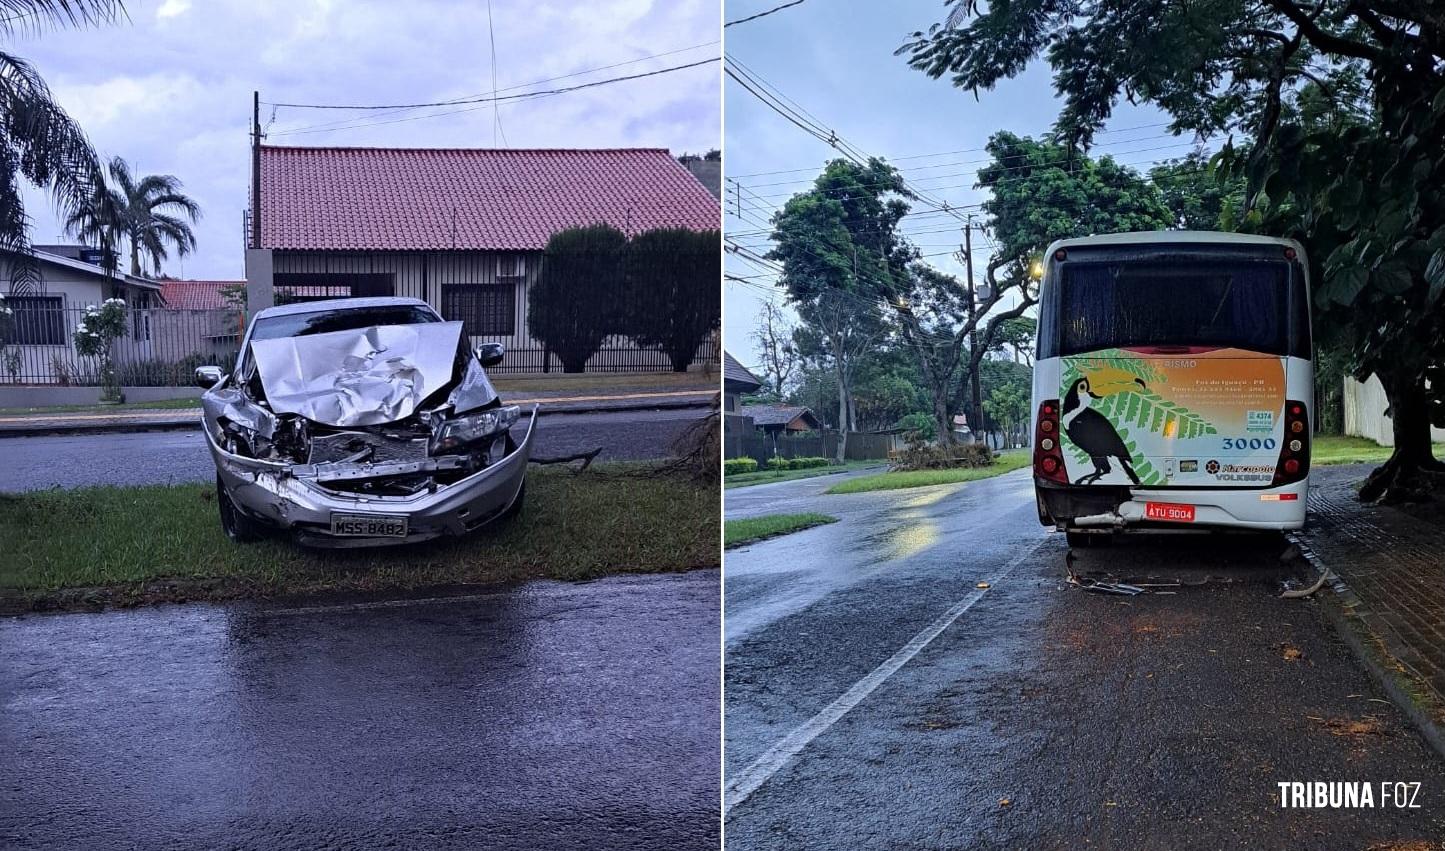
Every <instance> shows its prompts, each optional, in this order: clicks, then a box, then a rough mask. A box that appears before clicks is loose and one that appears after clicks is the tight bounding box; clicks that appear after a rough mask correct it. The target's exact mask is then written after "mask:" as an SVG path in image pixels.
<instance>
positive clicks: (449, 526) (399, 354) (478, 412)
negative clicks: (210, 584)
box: [202, 322, 537, 547]
mask: <svg viewBox="0 0 1445 851" xmlns="http://www.w3.org/2000/svg"><path fill="white" fill-rule="evenodd" d="M460 334H461V331H460V327H459V323H441V322H437V323H426V324H420V325H402V326H390V327H379V328H378V327H370V328H364V329H356V330H352V331H347V332H338V333H331V334H317V335H314V336H305V337H294V338H286V339H283V340H265V341H255V342H252V343H251V345H250V347H249V349H248V352H247V355H248V357H247V359H246V360H244V361H243V365H242V366H241V367H240V368H238V370H237V372H236V373H235V374H233V375H230V376H226V377H224V378H223V379H222V380H221V381H220V382H219V383H218V384H216V385H215V386H214V387H212V388H210V390H208V391H207V392H206V393H205V395H204V396H203V397H202V407H203V409H204V431H205V434H206V441H207V444H208V446H209V448H210V451H211V456H212V458H213V459H214V461H215V463H216V471H217V479H216V481H217V490H218V494H217V496H218V501H219V502H220V503H221V514H222V524H223V526H224V527H225V529H226V531H227V533H228V534H230V535H231V537H233V538H236V539H238V540H244V539H245V538H247V537H251V536H252V535H253V534H254V532H256V531H259V530H261V529H274V530H280V531H282V532H286V533H290V534H291V535H293V536H294V537H295V539H296V540H297V541H298V542H299V543H301V544H305V545H309V546H320V547H369V546H379V545H386V544H400V543H412V542H418V541H425V540H429V539H432V538H437V537H441V536H444V535H463V534H466V533H468V532H471V531H473V530H476V529H478V528H480V527H481V526H484V525H486V524H487V523H488V522H490V521H493V520H496V519H498V518H500V517H503V516H506V515H507V514H509V513H510V512H511V511H513V510H514V509H516V508H517V507H519V505H520V501H521V499H522V496H523V493H524V486H525V480H526V470H527V462H528V460H529V458H530V455H531V447H532V438H533V434H534V431H535V425H536V417H537V411H536V408H533V409H532V410H531V411H530V412H529V413H526V414H524V412H523V411H522V410H521V409H519V408H518V407H517V406H515V405H503V404H502V403H501V400H500V399H499V398H498V397H497V395H496V392H495V390H493V388H492V386H491V384H490V382H489V381H488V380H487V378H486V374H485V371H484V370H483V369H482V367H481V365H480V363H479V362H478V361H477V360H476V358H475V357H473V355H472V353H470V352H468V351H466V350H465V348H464V347H462V346H461V345H460ZM524 417H525V419H526V423H525V432H524V433H523V435H522V437H521V439H520V440H517V439H515V438H514V437H513V434H512V432H513V429H514V428H518V429H519V430H520V427H521V426H522V425H523V423H522V422H521V420H522V419H523V418H524Z"/></svg>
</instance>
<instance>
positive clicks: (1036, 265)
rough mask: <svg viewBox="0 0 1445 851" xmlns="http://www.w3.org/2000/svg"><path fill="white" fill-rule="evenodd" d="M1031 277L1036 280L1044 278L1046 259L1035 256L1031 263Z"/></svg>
mask: <svg viewBox="0 0 1445 851" xmlns="http://www.w3.org/2000/svg"><path fill="white" fill-rule="evenodd" d="M1029 277H1030V278H1032V279H1034V280H1035V281H1042V280H1043V279H1044V261H1042V260H1040V259H1038V258H1037V257H1035V258H1034V259H1033V262H1031V263H1029Z"/></svg>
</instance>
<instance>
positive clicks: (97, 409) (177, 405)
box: [0, 397, 201, 416]
mask: <svg viewBox="0 0 1445 851" xmlns="http://www.w3.org/2000/svg"><path fill="white" fill-rule="evenodd" d="M200 407H201V400H200V398H199V397H196V398H189V399H157V400H156V401H154V402H126V403H125V404H124V405H49V406H44V407H38V408H0V416H43V415H45V414H124V413H129V412H131V411H177V410H187V409H190V408H197V409H199V408H200Z"/></svg>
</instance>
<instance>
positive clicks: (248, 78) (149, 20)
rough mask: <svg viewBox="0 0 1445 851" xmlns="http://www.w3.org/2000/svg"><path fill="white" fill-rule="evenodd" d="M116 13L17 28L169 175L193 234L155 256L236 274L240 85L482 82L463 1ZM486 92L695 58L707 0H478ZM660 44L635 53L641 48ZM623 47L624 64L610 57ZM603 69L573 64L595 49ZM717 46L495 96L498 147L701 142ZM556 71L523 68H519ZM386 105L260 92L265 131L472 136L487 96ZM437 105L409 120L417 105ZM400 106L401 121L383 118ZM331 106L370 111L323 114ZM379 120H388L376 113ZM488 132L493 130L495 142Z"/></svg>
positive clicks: (150, 6)
mask: <svg viewBox="0 0 1445 851" xmlns="http://www.w3.org/2000/svg"><path fill="white" fill-rule="evenodd" d="M126 5H127V8H128V11H129V17H130V20H129V22H124V21H123V22H120V23H117V24H115V25H111V26H106V27H102V28H97V29H93V30H87V31H73V30H51V31H48V32H44V33H40V34H31V35H24V36H19V37H16V38H14V39H12V40H11V42H10V43H9V44H8V45H7V49H8V50H13V51H14V52H15V53H17V54H18V55H20V56H21V57H24V58H25V59H27V60H29V61H31V62H32V63H33V64H34V65H35V66H36V67H37V68H38V69H39V71H40V73H41V74H42V75H43V76H44V77H45V79H46V80H47V82H48V83H49V84H50V86H51V88H52V89H54V91H55V94H56V95H57V97H58V99H59V100H60V102H61V104H62V105H63V106H64V107H65V109H66V110H67V111H68V112H69V113H70V115H71V116H72V117H74V118H75V119H76V120H77V121H79V122H80V124H81V126H82V127H84V128H85V131H86V133H87V134H88V135H89V136H90V139H91V141H92V142H93V143H94V145H95V146H96V148H97V150H98V151H99V152H100V153H101V155H102V156H103V157H107V158H108V157H110V156H113V155H120V156H123V157H125V158H126V159H127V160H129V161H130V163H131V164H132V166H133V168H135V169H136V170H137V171H139V172H141V173H169V174H174V175H176V176H177V177H179V178H180V179H181V180H182V181H184V183H185V191H186V192H187V194H189V195H191V196H192V197H193V198H195V199H196V200H197V201H198V202H199V203H200V205H201V207H202V209H203V210H204V213H205V217H204V219H202V221H201V223H200V225H199V226H198V227H197V229H196V235H197V239H198V241H199V247H198V250H197V252H196V254H194V255H192V256H190V257H188V258H186V260H185V261H184V264H181V263H177V262H176V261H174V260H172V261H171V262H170V263H169V264H168V265H167V266H166V269H165V270H166V272H167V273H169V274H172V275H175V276H178V277H182V276H183V277H190V278H240V277H242V275H243V274H244V256H243V250H244V247H243V245H242V231H241V221H242V220H241V216H242V211H243V210H244V209H245V207H246V200H247V192H248V184H249V179H250V159H249V147H248V146H249V140H248V135H247V134H248V129H249V125H250V120H251V92H252V90H260V92H261V99H262V101H269V102H271V103H308V104H310V103H341V104H358V103H360V104H411V103H419V102H432V101H439V100H448V99H453V98H459V97H464V96H468V95H487V94H488V93H490V91H491V90H492V87H493V83H492V76H491V53H490V49H489V39H488V27H487V3H486V2H480V1H479V0H455V1H454V2H449V1H448V0H407V2H405V3H397V2H385V0H375V1H374V2H373V0H194V2H192V0H129V2H127V4H126ZM492 20H493V24H494V27H495V35H496V45H497V51H496V53H497V55H496V65H497V74H496V86H497V88H498V89H499V90H510V91H500V93H501V94H503V95H506V94H516V93H520V92H527V91H537V90H543V89H552V88H556V87H559V86H570V85H576V84H578V83H584V82H590V81H594V80H601V79H605V78H609V77H616V76H623V75H629V74H637V73H641V72H644V71H649V70H654V69H658V68H665V67H669V66H674V65H681V64H685V63H690V62H696V61H698V60H703V59H706V58H708V57H715V56H717V55H718V52H719V50H720V45H719V39H720V28H721V21H720V18H719V9H718V4H717V0H656V2H653V0H591V2H587V3H577V2H571V1H570V0H542V1H541V2H537V0H493V2H492ZM661 53H667V54H669V55H666V56H656V58H653V59H647V60H645V61H637V60H640V59H642V58H643V57H648V56H654V55H656V54H661ZM619 63H627V64H619ZM610 65H616V66H617V67H613V68H607V69H605V70H598V71H592V72H590V73H584V74H578V73H577V72H582V71H589V69H596V68H600V67H601V66H610ZM720 73H721V71H720V68H719V64H718V63H717V62H712V63H708V64H705V65H702V66H700V67H696V68H689V69H686V70H679V71H675V72H671V73H666V74H661V75H658V76H653V77H647V78H644V79H638V80H631V81H627V82H620V83H616V84H613V85H607V86H600V87H597V88H592V89H586V90H582V91H577V92H572V93H567V94H560V95H555V96H549V97H541V98H537V99H534V100H529V101H523V102H517V103H511V104H504V105H503V106H502V107H501V110H500V116H501V131H502V134H504V135H502V134H499V135H496V136H495V139H496V141H497V142H498V143H501V144H503V146H506V147H513V148H520V147H577V148H600V147H663V148H669V149H671V150H672V151H674V152H675V153H681V152H684V151H687V152H697V153H701V152H704V151H706V150H708V149H711V148H715V147H717V146H718V141H719V138H720V135H721V116H720V111H721V104H720V99H721V95H720V88H719V77H720ZM563 75H575V76H566V78H565V79H560V80H554V81H552V82H547V83H543V84H541V85H531V86H524V85H523V84H529V83H533V82H534V81H539V80H545V79H548V78H554V77H561V76H563ZM460 109H463V107H450V108H448V109H419V110H411V111H407V112H395V113H387V114H384V115H382V114H377V113H358V112H336V111H318V110H301V109H290V108H279V109H276V110H274V112H273V109H272V108H271V107H269V106H263V108H262V115H261V120H262V122H263V124H266V125H267V126H268V127H269V137H268V140H267V141H268V143H270V144H286V145H371V146H386V145H395V146H408V147H490V146H492V144H493V139H494V133H495V127H494V123H493V114H492V108H491V106H490V105H486V106H483V107H476V106H473V107H469V108H465V109H466V111H457V110H460ZM442 112H452V113H453V114H449V115H437V116H436V117H430V118H423V119H420V120H410V119H413V118H416V117H418V116H428V115H434V114H436V113H442ZM399 119H401V120H399ZM337 121H343V122H346V123H347V124H359V123H362V122H366V123H370V124H371V126H364V127H362V126H342V127H336V126H328V127H325V128H319V129H320V130H322V131H323V132H304V133H288V132H287V131H288V130H299V129H303V128H308V127H314V125H317V124H330V123H332V122H337ZM379 122H388V123H379ZM503 138H505V142H504V143H503ZM27 210H28V212H29V213H30V215H31V217H32V219H33V220H34V228H33V231H32V238H33V239H34V240H35V241H36V242H40V243H46V242H53V241H58V240H57V236H58V233H59V225H58V223H57V221H56V218H55V216H54V214H53V212H52V211H51V207H50V204H49V202H48V200H47V199H46V196H44V195H43V194H42V193H39V192H32V193H30V195H29V197H28V199H27Z"/></svg>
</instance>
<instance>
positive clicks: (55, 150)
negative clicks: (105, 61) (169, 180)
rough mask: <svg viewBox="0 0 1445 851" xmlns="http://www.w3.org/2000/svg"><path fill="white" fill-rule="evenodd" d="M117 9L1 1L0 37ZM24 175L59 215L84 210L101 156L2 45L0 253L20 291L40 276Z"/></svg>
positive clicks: (60, 1) (98, 17)
mask: <svg viewBox="0 0 1445 851" xmlns="http://www.w3.org/2000/svg"><path fill="white" fill-rule="evenodd" d="M122 14H124V7H123V6H122V4H121V3H120V2H119V0H6V2H4V3H0V38H4V37H13V36H15V35H17V34H18V33H21V32H25V31H39V30H42V29H44V28H46V27H48V26H55V27H83V26H91V25H95V24H101V23H108V22H110V21H112V20H114V19H115V18H116V17H118V16H120V15H122ZM22 180H23V181H28V182H29V183H32V184H34V185H36V186H39V187H42V188H44V189H46V190H48V191H49V193H50V195H51V197H52V198H53V199H54V201H55V204H56V206H57V207H58V208H59V210H60V212H61V214H62V215H65V216H68V215H70V214H71V213H73V212H75V211H76V210H79V209H81V208H83V207H84V206H85V204H86V203H87V202H89V201H90V200H91V199H92V198H93V197H94V196H95V194H96V192H97V191H98V187H100V186H101V185H102V184H103V177H102V174H101V167H100V159H99V157H97V156H96V154H95V151H94V150H93V149H92V148H91V146H90V142H89V141H88V140H87V139H86V138H85V133H84V132H82V131H81V129H80V127H79V125H77V124H76V123H75V122H74V121H72V120H71V118H70V117H69V116H68V115H66V114H65V110H63V109H61V108H60V105H59V104H58V103H56V101H55V98H54V96H53V95H52V94H51V93H50V89H49V87H48V86H46V84H45V80H44V79H43V78H42V77H41V76H40V73H39V72H38V71H36V70H35V68H34V67H33V66H32V65H30V63H28V62H26V61H25V60H24V59H22V58H20V57H19V56H17V55H15V54H14V53H11V52H10V51H8V50H0V253H3V254H5V255H8V256H9V259H10V261H11V262H10V289H11V291H12V292H26V291H28V290H30V289H32V288H33V287H35V286H37V285H38V284H39V281H40V267H39V265H38V264H37V263H36V262H35V255H34V252H33V249H32V248H31V243H30V217H29V215H28V214H27V213H26V210H25V204H24V201H23V199H22V198H21V189H20V187H21V181H22Z"/></svg>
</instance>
